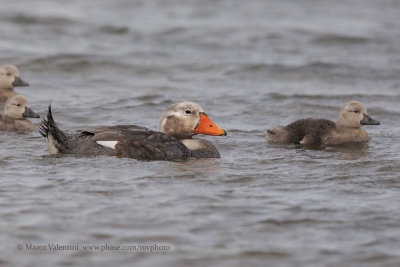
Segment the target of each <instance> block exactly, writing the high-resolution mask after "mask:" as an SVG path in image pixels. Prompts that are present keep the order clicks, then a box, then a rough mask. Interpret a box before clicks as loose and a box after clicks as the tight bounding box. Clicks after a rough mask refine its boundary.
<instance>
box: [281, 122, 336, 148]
mask: <svg viewBox="0 0 400 267" xmlns="http://www.w3.org/2000/svg"><path fill="white" fill-rule="evenodd" d="M335 128H336V124H335V123H334V122H333V121H330V120H325V119H302V120H297V121H295V122H292V123H291V124H289V125H287V126H285V127H284V129H285V130H286V131H287V134H288V136H287V138H288V142H289V143H302V144H308V145H321V144H322V138H323V137H324V136H325V135H326V134H329V133H330V132H331V131H332V130H334V129H335Z"/></svg>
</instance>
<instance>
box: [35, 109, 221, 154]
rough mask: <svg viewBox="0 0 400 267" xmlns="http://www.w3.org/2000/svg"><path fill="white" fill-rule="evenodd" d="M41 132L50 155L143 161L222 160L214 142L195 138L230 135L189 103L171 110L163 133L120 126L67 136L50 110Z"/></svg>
mask: <svg viewBox="0 0 400 267" xmlns="http://www.w3.org/2000/svg"><path fill="white" fill-rule="evenodd" d="M39 132H40V134H41V135H42V136H43V137H46V139H47V148H48V150H49V152H50V154H78V155H111V156H118V157H130V158H135V159H140V160H179V159H187V158H192V157H193V158H220V154H219V152H218V150H217V148H216V147H215V146H214V145H213V144H212V143H211V142H209V141H207V140H202V139H195V138H192V137H193V136H194V135H196V134H206V135H226V132H225V131H224V130H222V129H221V128H219V127H218V126H217V125H215V124H214V123H212V122H211V120H210V119H209V118H208V116H207V114H206V113H204V110H203V108H202V107H201V106H200V105H199V104H197V103H194V102H189V101H186V102H181V103H178V104H174V105H171V106H170V107H168V109H167V110H166V111H165V112H164V113H163V115H162V117H161V119H160V122H159V131H153V130H150V129H147V128H144V127H140V126H136V125H116V126H108V127H99V128H92V129H82V130H79V131H78V132H77V133H75V134H67V133H65V132H64V131H62V130H60V129H59V128H58V127H57V125H56V123H55V122H54V119H53V116H52V113H51V107H50V106H49V111H48V114H47V120H43V121H42V124H41V127H40V129H39Z"/></svg>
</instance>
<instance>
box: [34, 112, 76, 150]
mask: <svg viewBox="0 0 400 267" xmlns="http://www.w3.org/2000/svg"><path fill="white" fill-rule="evenodd" d="M39 133H40V134H41V135H42V136H43V137H45V138H46V139H47V148H48V150H49V152H50V154H59V153H63V152H65V151H68V147H69V143H70V138H69V137H68V136H67V135H66V134H65V133H64V132H63V131H62V130H60V128H58V126H57V124H56V122H55V121H54V119H53V115H52V113H51V105H49V109H48V112H47V119H43V120H42V122H41V123H40V126H39Z"/></svg>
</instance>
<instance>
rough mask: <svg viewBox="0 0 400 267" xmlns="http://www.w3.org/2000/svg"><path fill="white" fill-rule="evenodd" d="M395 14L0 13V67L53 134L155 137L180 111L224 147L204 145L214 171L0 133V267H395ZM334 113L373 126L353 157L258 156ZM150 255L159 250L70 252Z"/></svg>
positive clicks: (288, 4) (281, 6)
mask: <svg viewBox="0 0 400 267" xmlns="http://www.w3.org/2000/svg"><path fill="white" fill-rule="evenodd" d="M399 14H400V4H399V2H398V1H389V0H367V1H361V0H350V1H312V0H305V1H295V0H293V1H279V2H278V1H261V0H250V1H240V0H221V1H211V0H204V1H195V0H189V1H178V0H171V1H162V0H155V1H145V0H143V1H139V0H137V1H127V0H114V1H106V0H99V1H95V2H94V1H89V0H72V1H50V0H37V1H34V2H33V1H28V0H25V1H24V0H21V1H3V0H0V22H1V23H0V33H1V39H0V51H1V53H0V63H1V65H3V64H7V63H12V64H15V65H17V66H18V67H19V68H20V71H21V77H22V78H23V79H24V80H26V81H27V82H29V83H30V84H31V86H30V87H23V88H16V91H17V92H19V93H21V94H23V95H25V96H27V97H28V99H29V100H30V102H31V108H32V109H33V110H34V111H36V112H38V113H40V114H41V115H42V116H43V115H45V113H46V110H47V106H48V105H49V104H50V103H51V104H52V107H53V112H54V117H55V120H56V121H57V122H58V124H59V126H60V127H61V128H63V129H66V130H69V131H72V130H73V129H76V128H79V127H82V126H97V125H115V124H138V125H142V126H145V127H148V128H151V129H156V128H157V124H158V120H159V117H160V115H161V113H162V112H163V111H164V110H165V109H166V108H167V107H168V106H169V105H170V104H172V103H176V102H179V101H183V100H192V101H196V102H198V103H200V104H201V105H202V106H203V107H204V109H205V111H206V112H207V114H208V115H209V116H210V118H211V120H212V121H213V122H215V123H216V124H218V125H219V126H221V127H222V128H224V129H225V130H227V132H228V136H226V137H202V138H206V139H207V140H210V141H212V142H213V143H215V145H216V146H217V147H218V149H219V151H220V153H221V155H222V158H221V159H206V160H189V161H184V162H164V161H157V162H142V161H136V160H134V159H119V158H113V157H75V156H60V157H56V156H49V155H48V152H47V149H46V144H45V140H44V138H42V137H41V136H40V135H39V134H38V133H37V132H34V133H29V134H20V133H4V132H3V133H0V151H1V156H0V167H1V172H0V207H1V209H0V218H1V219H0V226H1V227H0V237H1V248H0V265H3V266H59V265H61V266H111V265H114V266H132V265H135V266H399V265H400V249H399V248H400V211H399V210H400V194H399V193H400V192H399V189H400V181H399V173H400V166H399V159H400V157H399V150H400V144H399V138H400V126H399V125H400V116H399V115H400V108H399V104H398V103H399V102H400V79H399V78H400V30H399V29H400V20H399ZM350 100H358V101H361V102H363V103H364V104H365V105H366V107H367V109H368V113H369V114H370V115H371V116H372V117H373V118H375V119H377V120H379V121H380V122H381V125H380V126H367V127H365V130H367V131H368V132H369V134H370V136H371V141H370V142H368V143H367V144H360V145H347V146H339V147H334V148H324V149H316V150H311V149H301V148H296V147H294V146H290V145H281V144H273V143H268V142H267V141H266V140H265V139H264V135H265V131H266V129H268V128H270V127H273V126H276V125H286V124H288V123H290V122H292V121H294V120H296V119H300V118H306V117H316V118H326V119H331V120H336V117H337V112H338V110H339V108H340V106H341V105H342V104H344V103H345V102H347V101H350ZM34 122H35V123H36V124H38V123H39V120H35V121H34ZM30 244H32V245H35V246H40V245H44V246H48V244H54V245H55V244H58V245H60V246H63V245H64V246H66V245H77V246H79V250H72V249H69V250H59V251H54V250H53V251H51V250H49V249H48V247H47V250H46V251H33V250H32V249H29V245H30ZM154 244H156V245H158V246H164V245H165V246H167V247H168V250H167V251H152V252H150V251H140V252H138V251H132V250H131V251H113V250H104V251H103V252H101V251H98V250H97V251H96V250H95V249H94V250H84V249H83V247H82V246H83V245H91V246H105V245H107V246H118V245H119V246H133V245H139V246H140V245H142V246H144V245H154ZM19 245H22V248H20V249H19V247H18V246H19ZM27 246H28V247H27Z"/></svg>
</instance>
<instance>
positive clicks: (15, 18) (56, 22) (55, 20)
mask: <svg viewBox="0 0 400 267" xmlns="http://www.w3.org/2000/svg"><path fill="white" fill-rule="evenodd" d="M6 20H8V21H10V22H13V23H16V24H43V25H50V26H66V25H70V24H75V23H77V22H76V21H74V20H71V19H69V18H65V17H51V16H46V17H34V16H29V15H22V14H17V15H11V16H9V17H8V18H6Z"/></svg>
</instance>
